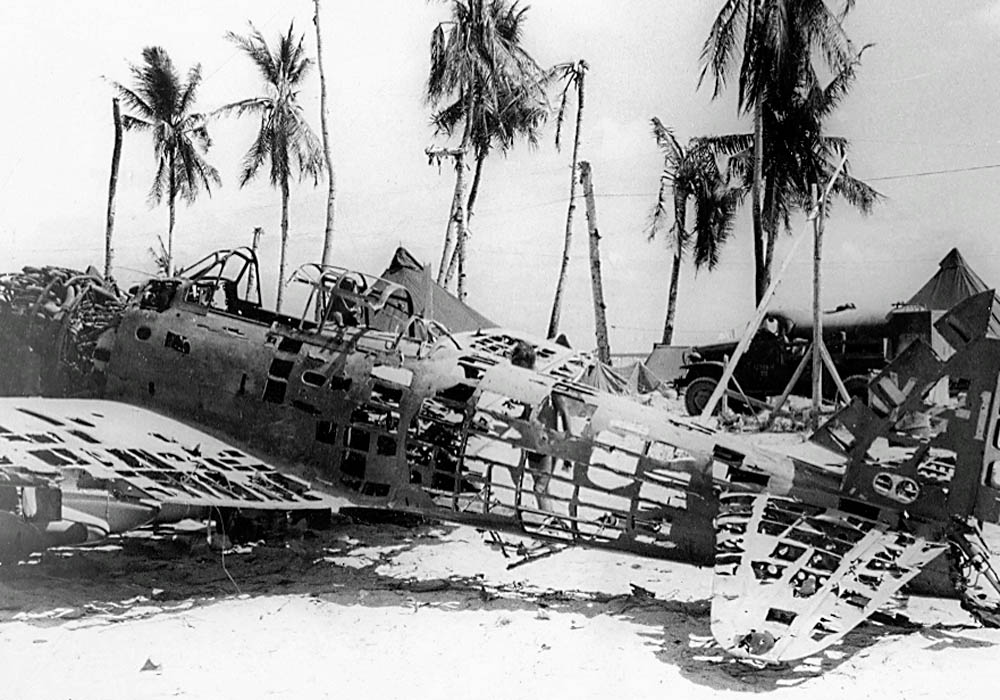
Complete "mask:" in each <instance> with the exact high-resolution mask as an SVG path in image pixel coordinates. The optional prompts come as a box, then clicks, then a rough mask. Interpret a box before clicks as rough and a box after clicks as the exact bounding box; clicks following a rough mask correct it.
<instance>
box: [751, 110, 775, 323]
mask: <svg viewBox="0 0 1000 700" xmlns="http://www.w3.org/2000/svg"><path fill="white" fill-rule="evenodd" d="M763 181H764V98H763V97H762V98H760V99H758V101H757V104H756V106H755V107H754V113H753V182H752V184H751V188H750V196H751V200H752V201H751V202H750V211H751V213H752V215H753V254H754V273H755V274H754V281H755V297H756V300H757V303H758V304H759V303H760V300H761V299H763V298H764V293H765V292H766V291H767V287H768V285H770V284H771V263H770V259H769V258H768V257H767V253H766V252H765V249H764V236H765V234H764V222H763V216H762V214H761V197H760V195H761V188H762V186H763Z"/></svg>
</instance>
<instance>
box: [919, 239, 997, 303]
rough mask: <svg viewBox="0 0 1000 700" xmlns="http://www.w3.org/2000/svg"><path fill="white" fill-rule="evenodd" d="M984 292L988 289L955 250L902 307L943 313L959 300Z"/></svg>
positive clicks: (954, 249)
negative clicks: (915, 307)
mask: <svg viewBox="0 0 1000 700" xmlns="http://www.w3.org/2000/svg"><path fill="white" fill-rule="evenodd" d="M987 289H989V287H988V286H986V283H985V282H983V279H982V278H981V277H980V276H979V275H977V274H976V273H975V271H974V270H973V269H972V268H970V267H969V264H968V263H967V262H965V258H963V257H962V254H961V253H959V252H958V248H952V249H951V252H950V253H948V254H947V255H946V256H944V259H943V260H941V262H940V263H939V266H938V271H937V272H936V273H935V274H934V276H933V277H931V278H930V279H929V280H927V283H926V284H925V285H924V286H923V287H921V288H920V290H919V291H918V292H917V293H916V294H914V295H913V296H912V297H910V299H909V300H908V301H907V302H906V306H918V307H923V308H925V309H928V310H930V311H947V310H948V309H950V308H951V307H953V306H954V305H955V304H957V303H958V302H960V301H962V300H963V299H968V298H969V297H971V296H973V295H975V294H979V293H980V292H985V291H986V290H987Z"/></svg>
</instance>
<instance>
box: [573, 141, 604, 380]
mask: <svg viewBox="0 0 1000 700" xmlns="http://www.w3.org/2000/svg"><path fill="white" fill-rule="evenodd" d="M590 172H591V171H590V163H588V162H587V161H585V160H582V161H580V183H581V184H582V185H583V196H584V199H585V201H586V207H587V230H588V232H589V233H590V281H591V287H592V289H593V290H594V332H595V333H596V335H597V359H598V360H600V361H601V362H603V363H604V364H606V365H610V364H611V346H610V344H609V342H608V319H607V306H605V304H604V287H603V285H602V283H601V251H600V240H601V234H600V232H599V231H598V228H597V206H596V205H595V204H594V182H593V180H592V178H591V174H590Z"/></svg>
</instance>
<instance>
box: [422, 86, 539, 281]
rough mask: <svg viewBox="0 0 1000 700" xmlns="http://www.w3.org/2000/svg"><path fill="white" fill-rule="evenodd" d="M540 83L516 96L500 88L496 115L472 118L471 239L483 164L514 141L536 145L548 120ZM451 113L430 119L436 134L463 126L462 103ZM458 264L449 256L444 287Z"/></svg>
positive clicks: (484, 108) (487, 109)
mask: <svg viewBox="0 0 1000 700" xmlns="http://www.w3.org/2000/svg"><path fill="white" fill-rule="evenodd" d="M542 85H543V83H542V82H538V83H531V84H527V85H524V86H518V88H519V89H518V92H517V93H516V94H508V92H509V89H508V88H507V86H505V85H504V86H501V87H500V90H501V96H500V98H499V99H498V100H497V105H496V107H497V108H498V109H499V112H494V111H492V109H491V107H492V106H493V105H489V104H482V105H478V107H479V108H480V109H479V112H478V113H477V114H476V115H475V116H474V118H473V125H472V137H471V140H472V144H473V146H472V150H473V152H474V153H475V157H476V166H475V170H474V171H473V175H472V185H471V187H470V188H469V197H468V199H467V200H466V204H465V221H466V234H467V235H470V234H471V232H470V231H469V230H468V229H469V222H471V221H472V215H473V211H474V209H475V206H476V199H477V198H478V195H479V186H480V183H481V182H482V176H483V163H484V162H485V161H486V158H487V156H489V154H490V153H491V152H492V151H493V149H494V148H497V149H499V150H500V152H501V153H504V154H506V153H507V151H509V150H510V149H511V148H512V147H513V145H514V143H515V141H516V140H517V139H518V138H519V137H521V138H524V139H525V140H526V141H527V142H528V144H529V145H530V146H533V147H534V146H537V145H538V132H539V130H540V128H541V126H542V124H543V123H544V122H545V119H546V117H547V116H548V103H547V101H546V100H545V94H544V88H543V87H542ZM452 107H453V108H454V109H443V110H441V111H440V112H438V113H437V114H435V115H434V117H433V123H434V126H435V130H436V132H437V133H438V134H446V135H448V136H451V135H453V134H454V133H455V131H456V130H457V129H458V127H459V125H460V124H463V123H464V118H465V117H464V111H465V110H464V107H465V104H464V103H463V102H456V103H455V104H454V105H452ZM457 264H458V248H457V247H456V248H455V249H454V250H453V251H452V254H451V258H450V261H449V263H448V265H447V268H446V270H444V282H443V284H444V285H445V286H447V285H448V284H449V282H450V281H451V279H452V277H453V275H454V271H455V268H456V267H457Z"/></svg>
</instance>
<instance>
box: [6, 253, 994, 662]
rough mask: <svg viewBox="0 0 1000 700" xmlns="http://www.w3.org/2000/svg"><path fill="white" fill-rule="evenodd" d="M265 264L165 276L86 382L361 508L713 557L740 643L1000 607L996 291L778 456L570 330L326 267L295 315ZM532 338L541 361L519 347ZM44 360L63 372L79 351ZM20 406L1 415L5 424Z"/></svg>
mask: <svg viewBox="0 0 1000 700" xmlns="http://www.w3.org/2000/svg"><path fill="white" fill-rule="evenodd" d="M257 280H259V275H257V274H256V259H255V257H254V256H253V254H252V253H251V252H250V251H248V250H246V249H238V250H230V251H220V252H217V253H214V254H212V255H210V256H208V257H207V258H206V259H204V260H203V261H201V262H199V263H197V264H196V265H193V266H191V267H189V268H188V269H186V270H184V271H183V272H182V273H179V274H178V275H177V276H176V277H173V278H170V279H154V280H150V281H149V282H147V283H146V284H145V285H143V286H142V287H140V288H138V289H136V290H135V293H134V294H132V296H131V298H130V300H129V302H128V304H127V305H126V306H124V308H123V309H122V310H121V313H120V314H119V315H117V317H116V318H115V321H114V323H111V324H109V325H108V328H107V329H106V330H104V332H103V334H102V335H101V336H100V338H99V340H98V341H97V342H96V343H95V344H94V347H93V350H92V354H91V356H92V358H93V362H92V368H91V371H90V372H89V373H88V372H82V373H80V374H81V376H83V375H86V378H87V381H86V382H84V383H83V384H82V385H85V386H86V387H89V388H88V389H86V390H87V391H90V392H92V394H93V395H95V396H99V397H101V398H103V399H104V400H107V401H111V402H124V403H127V404H131V405H133V406H138V407H141V408H145V409H149V410H152V411H155V412H156V413H160V414H164V415H167V416H171V417H173V418H175V419H177V420H179V421H181V422H184V423H187V424H190V425H196V426H199V427H201V428H202V429H204V430H208V431H211V432H213V433H214V434H216V435H219V436H224V437H225V439H226V440H227V441H228V442H231V443H233V444H235V445H238V446H239V450H236V452H237V453H240V454H242V452H241V450H245V451H246V452H248V453H251V454H262V455H267V458H268V461H269V462H272V463H274V464H275V465H276V466H278V468H279V469H295V470H297V471H298V472H299V473H300V474H302V475H303V476H305V477H307V478H310V479H312V480H313V481H314V482H315V483H316V484H317V485H318V487H319V488H322V489H328V490H335V491H337V492H339V493H344V492H346V493H348V494H350V495H351V497H352V498H353V499H354V500H356V501H358V502H362V503H367V504H376V505H380V506H385V507H389V508H394V509H399V510H403V511H406V512H410V513H415V514H421V515H426V516H430V517H433V518H437V519H441V520H449V521H453V522H459V523H466V524H470V525H473V526H476V527H478V528H483V529H487V530H490V531H498V532H507V533H515V534H522V535H528V536H531V537H533V538H535V539H536V540H539V541H541V542H544V543H547V546H548V547H550V551H555V550H556V549H558V548H559V547H562V546H572V545H581V546H590V547H597V548H603V549H611V550H618V551H625V552H631V553H634V554H638V555H644V556H650V557H657V558H662V559H667V560H672V561H679V562H685V563H691V564H696V565H699V566H712V567H714V571H715V578H714V585H713V592H712V632H713V634H714V636H715V638H716V640H717V641H718V643H719V644H720V645H721V646H722V647H723V648H724V649H726V650H727V651H728V652H730V653H732V654H734V655H736V656H739V657H742V658H746V659H753V660H757V661H762V662H784V661H790V660H794V659H799V658H803V657H805V656H809V655H811V654H814V653H816V652H817V651H819V650H821V649H823V648H825V647H827V646H829V645H830V644H833V643H834V642H836V641H837V640H839V639H840V638H842V637H843V636H844V635H845V634H846V633H847V632H848V631H850V630H851V629H852V628H853V627H854V626H856V625H857V624H859V623H860V622H862V621H863V620H865V619H867V618H869V617H870V616H872V615H873V614H874V613H876V612H877V611H878V610H879V609H880V608H881V607H882V606H884V605H885V604H886V603H887V602H888V601H889V600H890V599H891V598H892V597H893V596H895V595H896V594H898V593H899V592H900V591H901V589H902V588H903V586H905V585H906V584H908V583H911V582H912V583H913V584H914V585H915V586H921V587H923V589H924V590H927V591H930V592H933V593H937V594H942V593H951V594H956V593H957V594H958V595H960V596H961V598H962V600H963V605H965V606H966V607H967V608H968V609H969V610H970V611H972V612H973V613H974V614H976V615H977V616H979V617H980V619H981V620H983V621H984V622H987V623H989V622H994V621H995V620H996V618H997V610H996V608H994V607H991V605H990V604H988V603H986V602H983V601H982V600H981V599H980V598H979V597H977V591H975V590H974V589H973V582H974V580H983V579H985V580H987V581H988V582H989V583H991V584H992V585H993V586H994V587H997V588H998V590H1000V581H998V580H997V577H996V574H995V572H994V571H993V569H992V567H991V566H990V564H989V551H988V548H986V547H985V544H984V543H983V540H982V537H981V534H980V524H981V522H983V521H988V522H997V521H998V519H1000V471H998V470H1000V467H996V465H998V464H1000V427H998V426H1000V385H998V381H1000V336H997V335H996V333H995V332H994V330H993V328H992V325H991V324H992V323H993V321H992V319H993V318H995V317H997V316H1000V302H998V301H997V300H996V299H995V297H994V296H993V294H992V293H988V294H981V295H978V296H976V297H973V298H971V299H969V300H967V301H966V302H963V303H962V304H960V305H959V306H958V307H956V308H955V309H953V310H952V311H951V312H950V313H949V314H947V315H946V316H944V317H943V318H942V319H940V321H939V322H938V330H939V331H940V332H941V334H942V336H943V337H944V338H946V339H947V341H948V342H949V344H950V345H951V348H952V350H953V351H954V354H953V355H952V356H951V357H950V358H948V359H947V360H943V359H941V358H939V357H938V356H937V355H936V354H935V353H934V351H933V350H932V349H931V348H930V347H929V346H927V345H926V344H924V343H922V342H919V341H918V342H915V343H914V344H913V345H911V346H910V347H909V348H908V349H907V350H906V351H905V352H904V353H902V354H901V355H900V356H899V357H898V358H897V359H896V360H895V361H893V362H892V363H891V364H890V365H889V366H888V367H886V369H885V370H883V371H882V372H881V373H880V374H879V375H878V376H877V377H875V378H874V380H872V382H871V384H870V394H871V397H872V398H871V400H870V403H869V405H865V404H862V403H860V402H857V401H856V402H855V403H854V404H852V405H851V406H849V407H848V408H846V409H844V410H842V411H841V412H840V413H838V414H836V415H835V416H834V417H833V418H831V419H830V420H829V421H828V422H827V423H826V424H825V425H824V426H822V427H821V428H820V429H819V431H817V433H816V434H815V435H813V436H812V437H811V438H810V439H809V440H808V441H807V442H805V443H803V444H801V445H796V446H793V447H790V448H788V449H777V448H774V449H766V448H763V447H759V446H755V445H752V444H749V443H748V442H747V441H745V440H742V439H740V438H739V437H738V436H734V435H730V434H726V433H724V432H720V431H717V430H714V429H712V428H709V427H706V426H704V425H702V424H700V423H698V422H695V421H693V420H689V419H685V418H681V417H675V416H672V415H668V414H665V413H663V412H662V411H659V410H657V409H654V408H652V407H649V406H644V405H641V404H638V403H636V402H634V401H632V400H630V399H629V398H627V397H621V396H614V395H610V394H605V393H601V392H599V391H597V390H595V389H593V388H592V387H589V386H586V385H584V384H582V383H579V382H578V381H577V380H578V379H579V378H580V377H581V375H582V373H583V372H584V370H585V369H586V366H587V363H588V358H587V357H586V356H585V355H582V354H580V353H576V352H574V351H572V350H570V349H567V348H564V347H562V346H559V345H556V344H554V343H551V342H548V341H545V340H541V339H538V338H533V337H531V336H528V335H525V334H520V333H516V332H509V331H500V330H495V329H494V330H485V329H484V330H481V331H477V332H468V333H461V334H451V333H450V332H449V331H448V330H447V329H446V328H444V327H443V326H441V325H440V324H437V323H435V322H433V321H428V320H425V319H424V318H422V317H420V316H417V315H414V314H413V304H412V299H411V297H410V295H409V292H408V291H407V290H406V288H405V287H402V286H400V285H398V284H393V283H391V282H387V281H386V280H383V279H380V278H376V277H371V276H368V275H364V274H361V273H357V272H353V271H350V270H346V269H343V268H337V267H322V266H318V265H308V266H304V267H303V268H300V269H299V270H298V271H297V272H296V273H295V275H293V277H292V278H291V281H290V284H291V285H299V286H300V287H301V288H302V289H303V290H304V292H305V298H306V301H305V306H304V308H303V311H302V313H301V314H299V315H297V316H292V315H283V314H278V313H275V312H272V311H269V310H266V309H264V308H263V307H262V306H261V302H260V290H259V286H258V285H259V283H257ZM49 291H50V292H51V290H49ZM19 308H23V304H22V306H21V307H19ZM32 308H35V311H36V312H37V310H38V308H37V305H35V306H34V307H32ZM55 308H56V309H57V310H59V309H61V308H62V306H60V304H59V303H56V304H55ZM72 318H73V314H72V313H69V312H67V313H66V314H64V315H63V316H60V317H58V320H53V319H50V322H51V323H56V324H62V325H72V324H73V323H74V321H73V320H72ZM10 327H13V326H10ZM4 328H8V326H6V325H5V326H4ZM88 337H90V336H89V335H88ZM5 342H8V343H16V342H17V340H16V339H13V338H8V339H7V340H6V341H5ZM65 345H66V343H62V344H60V345H58V346H54V347H53V348H52V349H51V352H50V353H49V354H51V353H57V354H58V353H63V352H66V351H65V349H64V348H65ZM519 348H527V349H528V350H529V351H530V354H531V355H532V356H533V362H527V363H520V364H527V365H529V366H518V364H519V363H512V362H511V356H512V354H514V353H515V350H516V349H519ZM35 351H36V352H39V354H40V355H42V356H43V359H42V360H40V366H51V365H58V364H59V360H58V358H56V360H51V358H49V359H46V358H47V355H46V353H45V351H44V349H38V348H36V350H35ZM77 354H79V353H77ZM46 363H48V364H46ZM946 377H950V378H952V379H955V380H960V381H962V382H963V383H967V385H968V390H967V391H966V392H965V393H964V402H963V403H962V404H961V405H958V406H955V407H953V408H951V409H950V410H948V411H946V412H944V413H942V414H940V415H939V416H938V417H937V420H936V422H935V430H933V431H931V434H929V435H928V436H926V437H925V438H922V439H920V440H913V439H911V440H909V441H907V440H904V439H903V438H902V437H900V438H899V439H896V440H894V443H897V444H902V445H903V446H902V447H898V446H897V447H892V448H890V447H888V446H887V444H886V440H885V438H886V437H887V436H891V435H892V432H893V429H894V426H895V424H896V423H897V422H898V421H899V419H900V418H902V417H903V416H904V415H905V414H907V413H908V412H910V411H913V410H916V409H918V408H920V406H921V402H922V397H923V396H924V394H925V393H926V392H927V391H929V390H930V389H931V388H932V387H933V386H934V385H935V384H936V383H937V382H939V381H941V380H942V379H944V378H946ZM8 381H13V380H8ZM81 390H82V389H81ZM73 391H74V390H73V389H72V388H71V389H66V390H64V391H63V392H62V393H63V394H67V393H73ZM17 408H18V405H10V406H6V407H5V406H3V405H0V425H4V421H6V420H7V419H8V416H10V415H11V411H12V410H14V411H16V410H17ZM31 410H34V411H36V412H37V413H42V412H43V411H42V410H40V409H31ZM44 413H45V415H46V416H49V415H51V414H50V412H49V410H48V409H46V410H45V411H44ZM74 415H75V414H74ZM72 417H73V416H71V415H69V414H66V415H65V420H66V421H68V422H66V426H69V427H72V426H71V423H73V421H72ZM57 420H59V421H60V422H62V421H63V418H58V419H57ZM73 429H75V428H73ZM2 437H3V436H2V435H0V438H2ZM66 439H68V438H66ZM105 440H106V441H107V442H106V443H105ZM115 441H116V438H114V437H113V436H110V435H109V436H106V437H103V438H98V442H99V443H100V444H109V445H110V444H114V442H115ZM181 444H182V445H183V444H184V443H181ZM33 447H34V449H35V451H37V450H38V449H49V450H50V451H51V452H53V453H55V454H62V453H60V452H58V450H55V449H52V448H48V447H41V448H38V447H37V446H33ZM160 447H162V446H160ZM876 448H877V449H876ZM60 449H72V453H73V456H74V458H75V456H76V455H77V453H78V452H80V453H81V454H88V453H87V452H85V451H82V447H81V449H80V450H78V449H75V448H64V447H62V446H60ZM88 449H89V448H88ZM137 449H138V450H139V451H145V452H150V448H137ZM232 449H235V448H232ZM29 451H30V450H29ZM108 451H109V452H110V451H111V450H110V448H109V449H108ZM154 452H155V451H154ZM130 454H131V455H132V457H133V459H138V458H137V457H136V454H137V453H136V452H132V453H130ZM156 454H157V455H158V458H159V459H160V461H163V459H162V456H159V453H158V452H156ZM876 454H881V455H883V456H881V458H877V457H875V456H873V455H876ZM15 458H16V460H17V461H16V462H14V460H13V459H11V461H12V462H14V464H15V465H17V466H21V465H22V463H24V462H25V460H26V458H25V457H24V456H23V455H15ZM65 458H66V459H69V458H70V457H69V455H65ZM143 459H145V458H143ZM94 460H95V461H96V462H100V460H99V459H98V458H97V456H96V455H95V456H94ZM42 461H43V462H44V461H45V460H44V459H43V460H42ZM53 461H54V460H53ZM126 464H127V462H126ZM42 466H46V467H52V468H56V469H60V470H66V469H67V468H68V467H69V466H70V465H68V464H51V462H49V463H46V464H44V465H42ZM166 466H167V467H168V469H161V471H169V468H172V467H173V465H169V464H168V465H166ZM114 468H115V471H116V473H118V474H120V472H121V471H122V466H121V465H118V464H116V465H114ZM133 468H134V467H133ZM157 468H160V465H157ZM98 478H99V477H98ZM182 481H183V480H182ZM143 483H145V482H143ZM105 492H106V493H108V494H113V496H114V497H115V498H117V491H116V490H114V489H110V490H108V489H106V491H105ZM160 500H161V501H162V500H163V498H162V494H161V498H160ZM942 562H944V564H942ZM956 589H957V590H956Z"/></svg>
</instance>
